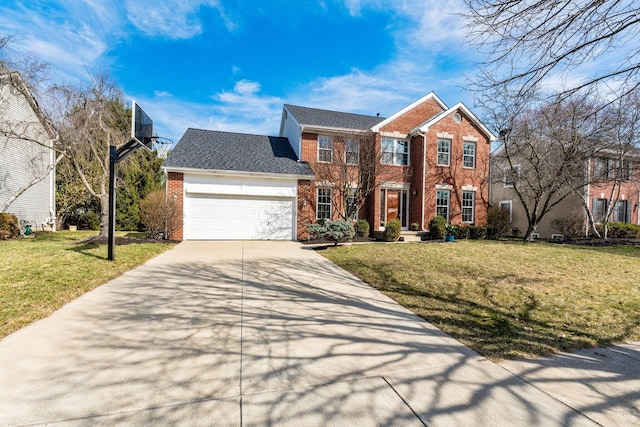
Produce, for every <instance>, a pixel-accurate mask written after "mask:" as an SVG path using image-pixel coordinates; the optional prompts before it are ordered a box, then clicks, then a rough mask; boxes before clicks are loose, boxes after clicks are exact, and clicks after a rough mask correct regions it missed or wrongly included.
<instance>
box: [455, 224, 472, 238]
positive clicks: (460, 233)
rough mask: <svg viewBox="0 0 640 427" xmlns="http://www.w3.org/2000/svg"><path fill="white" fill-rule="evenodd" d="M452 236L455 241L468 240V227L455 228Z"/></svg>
mask: <svg viewBox="0 0 640 427" xmlns="http://www.w3.org/2000/svg"><path fill="white" fill-rule="evenodd" d="M453 236H454V237H455V238H456V239H457V240H460V239H468V238H469V227H468V226H467V227H456V229H455V232H454V233H453Z"/></svg>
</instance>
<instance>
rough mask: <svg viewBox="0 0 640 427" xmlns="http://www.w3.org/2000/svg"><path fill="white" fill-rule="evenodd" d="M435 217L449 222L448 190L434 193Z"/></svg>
mask: <svg viewBox="0 0 640 427" xmlns="http://www.w3.org/2000/svg"><path fill="white" fill-rule="evenodd" d="M436 215H440V216H442V217H444V218H445V219H446V220H447V221H449V190H437V191H436Z"/></svg>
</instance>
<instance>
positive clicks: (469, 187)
mask: <svg viewBox="0 0 640 427" xmlns="http://www.w3.org/2000/svg"><path fill="white" fill-rule="evenodd" d="M462 191H478V187H474V186H473V185H469V184H467V185H463V186H462Z"/></svg>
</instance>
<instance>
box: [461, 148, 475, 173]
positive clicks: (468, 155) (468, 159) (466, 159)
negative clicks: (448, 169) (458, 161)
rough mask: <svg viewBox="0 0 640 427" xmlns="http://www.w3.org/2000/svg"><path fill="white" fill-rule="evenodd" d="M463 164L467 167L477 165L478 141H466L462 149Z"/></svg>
mask: <svg viewBox="0 0 640 427" xmlns="http://www.w3.org/2000/svg"><path fill="white" fill-rule="evenodd" d="M462 166H463V167H465V168H475V167H476V143H475V142H465V143H464V146H463V149H462Z"/></svg>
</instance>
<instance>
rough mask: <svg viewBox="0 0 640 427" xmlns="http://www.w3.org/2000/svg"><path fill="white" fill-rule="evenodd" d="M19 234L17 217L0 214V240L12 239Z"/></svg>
mask: <svg viewBox="0 0 640 427" xmlns="http://www.w3.org/2000/svg"><path fill="white" fill-rule="evenodd" d="M19 234H20V226H19V225H18V217H17V216H15V215H14V214H10V213H4V212H3V213H0V240H6V239H13V238H14V237H18V235H19Z"/></svg>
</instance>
